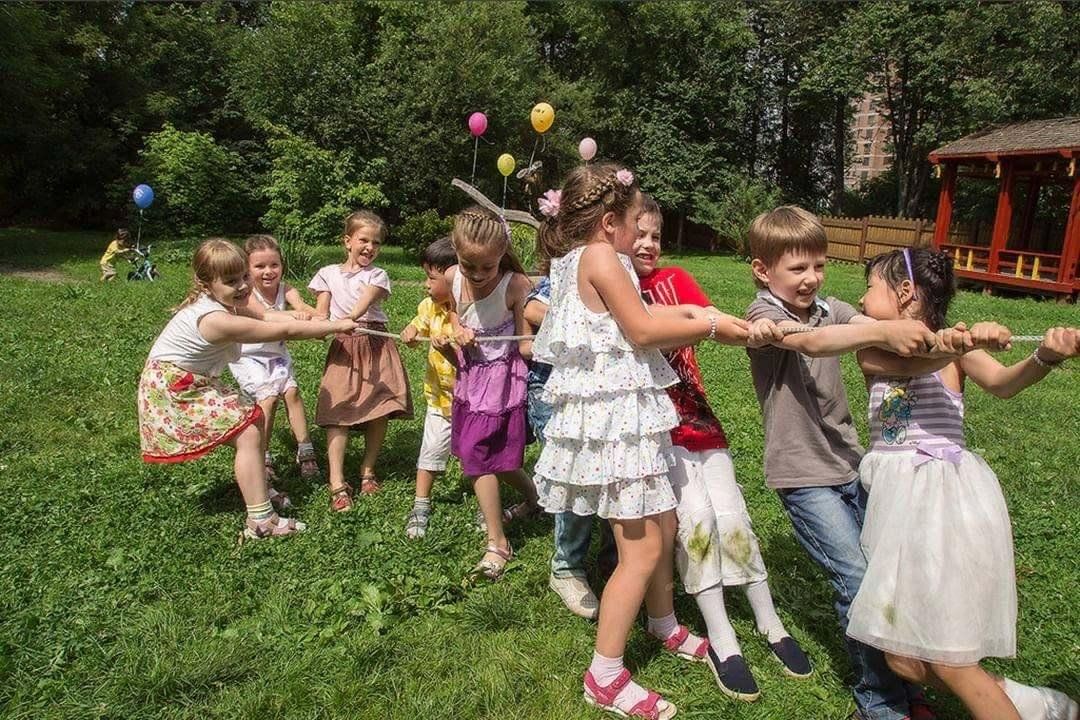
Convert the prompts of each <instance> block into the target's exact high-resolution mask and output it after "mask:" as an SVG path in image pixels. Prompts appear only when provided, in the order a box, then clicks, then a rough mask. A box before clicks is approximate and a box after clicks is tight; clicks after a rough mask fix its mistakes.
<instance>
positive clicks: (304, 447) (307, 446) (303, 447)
mask: <svg viewBox="0 0 1080 720" xmlns="http://www.w3.org/2000/svg"><path fill="white" fill-rule="evenodd" d="M296 451H297V452H300V453H302V452H304V451H307V452H315V446H314V445H312V444H311V441H310V440H309V441H307V442H302V443H296Z"/></svg>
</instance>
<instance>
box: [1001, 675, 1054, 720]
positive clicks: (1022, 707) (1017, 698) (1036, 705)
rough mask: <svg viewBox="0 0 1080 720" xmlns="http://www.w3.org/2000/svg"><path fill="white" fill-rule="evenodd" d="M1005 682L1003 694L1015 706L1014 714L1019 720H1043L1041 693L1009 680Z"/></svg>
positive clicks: (1044, 706) (1044, 712)
mask: <svg viewBox="0 0 1080 720" xmlns="http://www.w3.org/2000/svg"><path fill="white" fill-rule="evenodd" d="M1004 680H1005V687H1004V690H1005V694H1006V695H1008V696H1009V699H1010V700H1012V704H1013V705H1015V706H1016V712H1017V713H1018V714H1019V715H1020V720H1045V718H1046V703H1044V702H1043V696H1042V693H1040V692H1039V691H1038V690H1037V689H1036V688H1033V687H1031V686H1030V685H1024V684H1023V683H1018V682H1016V681H1014V680H1010V679H1009V678H1004Z"/></svg>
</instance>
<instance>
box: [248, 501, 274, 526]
mask: <svg viewBox="0 0 1080 720" xmlns="http://www.w3.org/2000/svg"><path fill="white" fill-rule="evenodd" d="M247 514H248V517H249V518H250V519H252V520H254V521H256V522H258V521H260V520H265V519H267V518H268V517H270V516H271V515H273V514H274V508H273V506H272V505H271V504H270V501H269V500H267V501H266V502H263V503H256V504H255V505H248V506H247Z"/></svg>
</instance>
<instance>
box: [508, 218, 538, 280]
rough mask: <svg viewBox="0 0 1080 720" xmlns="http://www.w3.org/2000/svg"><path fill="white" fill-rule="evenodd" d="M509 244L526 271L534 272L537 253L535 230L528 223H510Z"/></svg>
mask: <svg viewBox="0 0 1080 720" xmlns="http://www.w3.org/2000/svg"><path fill="white" fill-rule="evenodd" d="M510 246H511V247H512V248H514V254H515V255H517V257H518V260H520V261H521V264H522V265H523V266H524V267H525V270H526V271H528V272H536V261H537V259H538V258H539V253H538V252H537V249H536V230H535V229H533V228H531V227H529V226H528V225H519V224H518V223H511V224H510Z"/></svg>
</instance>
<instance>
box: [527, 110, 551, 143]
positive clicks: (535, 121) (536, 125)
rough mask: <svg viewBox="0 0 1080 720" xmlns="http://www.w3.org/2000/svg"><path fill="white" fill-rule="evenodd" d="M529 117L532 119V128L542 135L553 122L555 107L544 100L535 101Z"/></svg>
mask: <svg viewBox="0 0 1080 720" xmlns="http://www.w3.org/2000/svg"><path fill="white" fill-rule="evenodd" d="M529 119H530V120H532V126H533V130H535V131H536V132H538V133H540V134H541V135H543V134H544V133H546V132H547V131H548V130H550V129H551V126H552V124H554V122H555V108H553V107H551V106H550V105H548V104H547V103H546V102H542V103H536V105H534V106H533V109H532V115H531V116H530V118H529Z"/></svg>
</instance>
